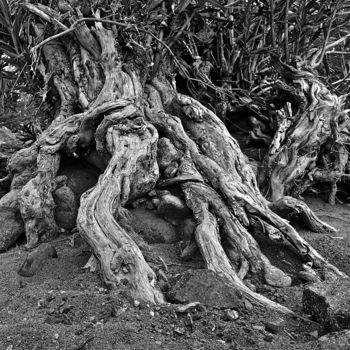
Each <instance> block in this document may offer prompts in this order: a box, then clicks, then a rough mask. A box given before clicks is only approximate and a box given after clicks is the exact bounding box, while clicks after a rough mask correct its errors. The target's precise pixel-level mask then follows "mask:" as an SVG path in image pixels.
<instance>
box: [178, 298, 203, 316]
mask: <svg viewBox="0 0 350 350" xmlns="http://www.w3.org/2000/svg"><path fill="white" fill-rule="evenodd" d="M200 304H201V303H200V302H198V301H195V302H193V303H189V304H186V305H181V306H179V307H178V308H177V310H176V311H177V312H179V313H185V312H188V311H190V310H192V309H195V308H196V307H197V306H198V305H200Z"/></svg>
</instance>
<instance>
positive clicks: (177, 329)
mask: <svg viewBox="0 0 350 350" xmlns="http://www.w3.org/2000/svg"><path fill="white" fill-rule="evenodd" d="M174 333H175V334H177V335H184V334H185V328H183V327H175V329H174Z"/></svg>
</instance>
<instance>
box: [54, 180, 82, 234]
mask: <svg viewBox="0 0 350 350" xmlns="http://www.w3.org/2000/svg"><path fill="white" fill-rule="evenodd" d="M52 195H53V199H54V201H55V204H56V207H55V210H54V214H55V221H56V223H57V225H58V226H59V227H62V228H64V229H66V230H70V229H72V228H73V227H74V226H75V224H76V221H77V216H78V201H77V199H76V197H75V194H74V192H73V191H72V190H71V189H70V187H68V186H62V187H60V188H58V189H57V190H55V191H54V192H53V194H52Z"/></svg>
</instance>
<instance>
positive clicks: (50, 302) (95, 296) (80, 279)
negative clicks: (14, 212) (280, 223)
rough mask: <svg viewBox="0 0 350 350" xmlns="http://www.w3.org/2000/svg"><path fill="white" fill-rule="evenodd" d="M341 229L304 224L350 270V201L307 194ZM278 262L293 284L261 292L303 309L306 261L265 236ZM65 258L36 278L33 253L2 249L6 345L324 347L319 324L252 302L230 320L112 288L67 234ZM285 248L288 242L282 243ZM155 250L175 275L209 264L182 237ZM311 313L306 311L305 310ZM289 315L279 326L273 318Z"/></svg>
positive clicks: (1, 322)
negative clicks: (326, 230) (30, 263)
mask: <svg viewBox="0 0 350 350" xmlns="http://www.w3.org/2000/svg"><path fill="white" fill-rule="evenodd" d="M307 201H308V203H309V205H310V206H311V208H312V209H313V210H314V211H315V212H316V214H317V215H319V216H320V217H321V218H322V219H323V220H325V221H326V222H328V223H329V224H331V225H333V226H335V227H336V228H337V229H338V230H339V231H338V232H337V233H336V234H332V235H325V234H316V233H311V232H308V231H305V230H303V229H302V228H301V226H298V224H296V225H297V227H298V229H299V231H300V232H301V234H302V236H303V237H305V238H306V239H307V240H308V241H309V242H310V243H311V244H312V245H313V246H314V247H315V248H316V249H318V250H319V252H320V253H321V254H322V255H324V256H325V257H326V258H327V259H329V260H330V261H331V262H332V263H333V264H335V265H336V266H338V267H339V268H340V269H341V270H343V271H344V272H346V273H347V274H349V275H350V259H349V257H350V233H349V230H348V227H349V226H350V207H349V206H348V205H346V204H343V205H336V206H330V205H329V204H326V203H325V202H323V201H321V200H320V199H317V198H308V199H307ZM258 240H259V243H260V245H261V246H262V249H263V251H264V253H265V254H266V255H267V256H268V257H269V258H270V259H271V260H272V262H273V263H274V264H275V265H277V266H279V267H281V268H283V269H284V270H285V271H287V272H288V273H290V274H291V276H292V277H293V285H292V287H289V288H285V289H276V288H271V287H268V286H264V285H263V286H260V287H259V288H258V292H261V293H263V294H264V295H266V296H267V297H269V298H271V299H273V300H276V301H277V302H279V303H282V304H283V305H286V306H288V307H289V308H291V309H292V310H294V311H295V312H297V313H299V314H302V302H301V300H302V291H303V284H302V283H301V281H300V280H298V278H297V276H296V272H297V271H298V270H300V269H299V265H300V264H301V262H300V261H299V259H298V257H297V255H296V254H295V252H294V251H293V250H292V249H291V248H289V247H287V246H285V247H281V245H277V244H272V245H271V242H266V241H264V240H263V239H262V238H258ZM53 245H54V247H55V248H56V250H57V253H58V258H57V259H51V260H48V261H47V262H46V263H45V264H44V265H43V266H42V268H41V269H40V271H39V272H38V273H37V274H36V275H35V276H33V277H29V278H25V277H21V276H19V275H18V274H17V270H18V269H19V267H20V266H21V264H22V263H23V261H24V259H25V256H26V254H27V252H26V251H24V249H23V247H22V246H17V247H15V248H13V249H11V250H9V251H8V252H6V253H4V254H0V349H1V350H3V349H4V350H17V349H23V350H34V349H43V350H49V349H67V350H82V349H90V350H99V349H101V350H102V349H103V350H109V349H115V350H122V349H128V350H132V349H142V350H146V349H174V350H184V349H193V350H200V349H213V350H214V349H232V350H233V349H237V350H238V349H264V350H266V349H276V350H277V349H278V350H280V349H319V344H318V341H317V336H320V335H321V334H322V329H321V328H320V327H319V325H317V324H315V323H312V322H307V321H305V320H302V319H299V318H296V317H288V318H286V317H285V316H281V315H277V314H272V313H270V312H267V311H266V310H264V309H261V308H259V307H256V306H254V305H251V304H250V305H249V304H247V305H246V307H245V308H242V309H239V310H237V312H238V315H239V317H238V319H236V320H229V319H228V318H227V317H226V316H225V315H226V314H227V310H220V309H213V308H210V307H202V308H199V309H197V310H192V311H190V312H186V313H179V312H178V305H171V304H167V305H162V306H154V305H145V304H142V303H141V304H140V305H137V303H136V304H135V302H134V301H133V300H131V299H130V298H128V296H127V295H126V294H125V293H124V292H120V293H118V292H117V293H116V292H114V293H111V292H110V291H108V290H107V289H106V288H105V286H104V284H103V282H102V281H101V279H100V277H99V275H98V274H97V273H91V272H89V271H86V270H84V269H83V266H84V265H85V263H86V262H87V260H88V259H89V257H90V252H89V248H88V246H87V245H86V244H85V243H84V242H83V241H82V240H81V239H80V240H79V239H78V240H76V242H75V244H74V246H72V244H71V240H70V239H69V238H68V237H67V238H64V237H63V239H62V238H61V239H59V240H57V241H56V242H54V243H53ZM281 248H282V249H281ZM153 249H154V252H155V254H156V255H157V256H160V257H162V258H163V260H164V261H165V263H166V264H167V266H168V268H169V272H168V277H169V278H170V280H172V278H174V277H176V276H178V274H180V273H181V272H183V271H184V270H186V269H188V268H192V269H195V268H202V267H203V262H202V261H201V260H200V259H198V258H197V259H195V260H193V261H188V262H186V263H184V264H182V263H181V261H180V260H179V258H178V247H177V245H176V244H154V245H153ZM304 316H306V317H307V315H304ZM281 317H282V318H285V323H284V327H283V328H282V329H280V330H278V331H277V333H276V332H272V331H271V330H270V331H268V330H267V328H266V327H265V325H266V322H267V321H268V320H276V318H277V319H278V318H281Z"/></svg>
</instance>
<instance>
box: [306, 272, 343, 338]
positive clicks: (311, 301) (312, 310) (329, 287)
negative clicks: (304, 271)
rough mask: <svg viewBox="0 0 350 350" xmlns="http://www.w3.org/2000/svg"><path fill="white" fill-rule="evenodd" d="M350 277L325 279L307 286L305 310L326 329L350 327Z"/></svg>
mask: <svg viewBox="0 0 350 350" xmlns="http://www.w3.org/2000/svg"><path fill="white" fill-rule="evenodd" d="M349 288H350V279H348V278H344V279H337V280H334V281H324V282H319V283H315V284H312V285H309V286H307V287H305V289H304V292H303V307H304V312H305V313H307V314H310V315H311V317H313V318H314V319H315V320H316V321H317V322H318V323H320V324H322V325H323V326H324V327H325V330H326V331H328V332H329V331H338V330H342V329H346V328H349V327H350V294H349Z"/></svg>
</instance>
